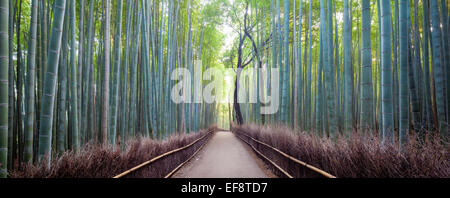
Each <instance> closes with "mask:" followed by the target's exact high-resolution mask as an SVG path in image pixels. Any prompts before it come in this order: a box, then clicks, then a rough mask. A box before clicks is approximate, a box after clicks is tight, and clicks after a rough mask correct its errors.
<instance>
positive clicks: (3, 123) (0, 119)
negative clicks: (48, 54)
mask: <svg viewBox="0 0 450 198" xmlns="http://www.w3.org/2000/svg"><path fill="white" fill-rule="evenodd" d="M8 24H9V4H8V1H1V2H0V178H6V176H7V174H8V173H7V165H8V164H7V160H8V81H9V79H8V65H9V57H10V54H9V45H8Z"/></svg>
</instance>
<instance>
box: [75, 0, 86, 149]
mask: <svg viewBox="0 0 450 198" xmlns="http://www.w3.org/2000/svg"><path fill="white" fill-rule="evenodd" d="M85 2H86V1H85V0H80V17H79V19H80V20H79V26H78V34H79V37H78V68H77V69H76V70H75V71H76V72H77V80H76V81H75V82H76V86H77V88H76V89H77V92H76V93H77V95H76V97H77V101H76V102H77V106H76V109H77V110H76V111H77V119H78V120H80V119H81V111H79V110H81V109H82V108H81V101H82V100H81V98H82V91H83V86H82V84H83V81H82V74H83V67H85V65H86V64H87V63H86V52H85V33H84V31H85V28H84V18H85V16H84V15H85V14H84V11H85ZM75 16H76V14H75ZM71 24H72V23H71ZM71 27H72V26H71ZM74 28H75V27H74ZM72 36H73V37H75V36H74V35H73V33H72ZM71 46H72V44H71ZM71 57H72V55H71ZM72 103H73V102H72ZM78 120H77V121H76V122H75V121H74V123H75V124H77V125H78V126H77V130H76V132H77V138H76V141H78V142H73V141H74V140H73V139H72V142H73V143H77V144H76V145H75V146H79V144H80V142H81V141H80V134H79V133H80V131H79V129H81V128H83V126H82V123H81V122H78ZM74 129H75V128H73V127H72V130H74ZM73 135H74V134H73V133H72V136H73ZM73 148H74V149H76V148H77V147H73Z"/></svg>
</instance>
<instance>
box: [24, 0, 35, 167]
mask: <svg viewBox="0 0 450 198" xmlns="http://www.w3.org/2000/svg"><path fill="white" fill-rule="evenodd" d="M37 4H38V2H37V1H36V0H33V1H32V3H31V21H30V32H29V39H28V57H27V58H28V59H27V63H28V66H27V89H26V92H27V93H26V98H25V100H26V103H27V106H26V108H27V109H26V127H25V142H24V143H25V145H24V147H25V149H24V152H25V153H24V161H25V162H31V161H32V160H33V132H34V113H35V112H34V90H35V73H36V72H35V71H36V35H37V12H38V10H37V8H38V5H37Z"/></svg>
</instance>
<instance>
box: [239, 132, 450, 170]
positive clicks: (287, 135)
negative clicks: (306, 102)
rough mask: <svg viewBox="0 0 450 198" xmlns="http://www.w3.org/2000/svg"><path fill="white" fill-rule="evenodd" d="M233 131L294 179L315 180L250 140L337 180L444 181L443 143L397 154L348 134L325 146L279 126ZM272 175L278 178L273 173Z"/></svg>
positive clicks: (430, 143)
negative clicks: (275, 149)
mask: <svg viewBox="0 0 450 198" xmlns="http://www.w3.org/2000/svg"><path fill="white" fill-rule="evenodd" d="M233 132H234V133H235V134H237V135H239V136H240V137H242V138H244V139H245V140H246V141H249V142H250V143H251V144H252V145H254V146H255V147H256V148H257V149H258V150H259V151H261V152H262V153H263V154H264V155H266V156H268V158H269V159H271V160H273V161H274V162H275V163H277V164H278V165H280V166H281V167H282V168H283V169H285V170H288V172H289V173H290V174H291V175H293V176H294V177H297V178H301V177H317V176H318V175H317V174H314V173H312V172H311V171H308V170H305V168H303V167H300V166H299V165H296V164H294V163H293V162H291V161H290V160H288V159H287V158H285V157H282V156H281V155H279V154H277V153H275V152H274V151H273V150H271V149H268V148H267V147H265V146H262V145H258V144H257V143H255V142H254V141H251V140H250V138H247V137H245V136H244V135H242V134H246V135H248V136H250V137H253V138H254V139H257V140H259V141H262V142H265V143H267V144H269V145H271V146H273V147H275V148H277V149H279V150H281V151H283V152H285V153H287V154H288V155H291V156H293V157H295V158H297V159H299V160H302V161H304V162H306V163H308V164H311V165H313V166H315V167H317V168H320V169H322V170H324V171H326V172H328V173H330V174H332V175H335V176H337V177H341V178H448V177H450V163H449V157H450V156H449V152H448V151H449V144H448V141H443V140H442V139H440V138H439V137H427V141H425V142H424V143H419V142H417V141H414V138H411V141H410V142H411V143H410V144H409V145H408V146H406V147H405V148H404V149H403V151H401V150H400V149H399V148H398V147H396V146H393V145H386V144H383V143H382V142H381V141H380V140H378V138H377V137H375V136H371V135H359V134H354V135H352V136H351V137H349V138H348V139H347V138H345V137H338V138H337V140H335V141H331V140H329V139H326V138H320V137H317V136H316V135H312V134H309V133H305V132H300V133H298V132H297V133H295V132H294V131H293V130H292V129H289V128H287V127H282V126H273V127H270V126H257V125H246V126H239V127H238V126H234V127H233ZM274 172H275V173H276V174H277V175H279V176H281V177H282V176H283V175H282V174H281V173H279V171H277V170H275V169H274Z"/></svg>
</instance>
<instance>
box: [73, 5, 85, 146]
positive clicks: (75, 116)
mask: <svg viewBox="0 0 450 198" xmlns="http://www.w3.org/2000/svg"><path fill="white" fill-rule="evenodd" d="M82 4H84V0H82ZM83 8H84V6H82V7H81V9H83ZM75 9H76V6H75V0H71V1H70V33H71V39H70V77H71V80H70V106H71V114H70V116H71V118H70V119H71V120H72V125H71V127H72V149H73V150H75V151H76V150H78V147H79V144H80V143H79V138H80V137H79V135H78V133H79V131H78V126H79V123H78V89H79V88H80V87H79V86H78V87H77V85H79V84H78V81H77V80H78V79H77V78H78V76H77V65H76V60H75V59H76V48H75V45H76V44H75V38H76V29H75V28H76V25H75V19H76V11H75ZM82 13H84V12H82ZM80 17H81V18H83V16H80ZM80 20H81V19H80ZM81 34H82V33H80V35H81ZM79 43H80V44H79V47H80V51H79V52H80V53H79V55H78V56H79V57H80V56H83V52H82V49H81V48H82V46H83V39H82V38H81V37H80V42H79ZM81 60H82V59H81V58H79V59H78V61H79V62H82V61H81ZM78 68H79V69H81V68H82V67H81V64H79V66H78ZM79 73H81V72H79Z"/></svg>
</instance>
